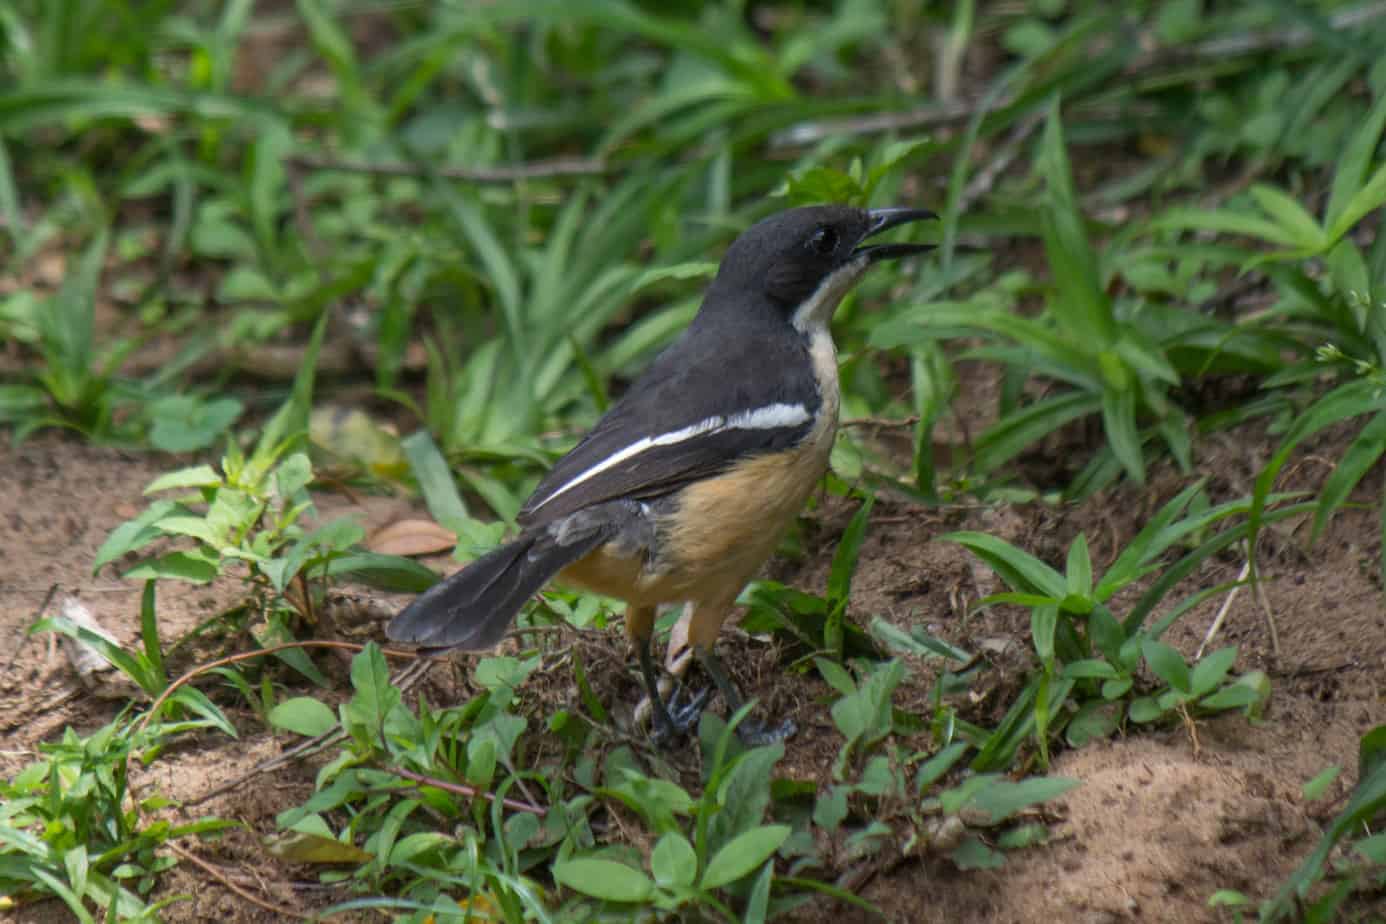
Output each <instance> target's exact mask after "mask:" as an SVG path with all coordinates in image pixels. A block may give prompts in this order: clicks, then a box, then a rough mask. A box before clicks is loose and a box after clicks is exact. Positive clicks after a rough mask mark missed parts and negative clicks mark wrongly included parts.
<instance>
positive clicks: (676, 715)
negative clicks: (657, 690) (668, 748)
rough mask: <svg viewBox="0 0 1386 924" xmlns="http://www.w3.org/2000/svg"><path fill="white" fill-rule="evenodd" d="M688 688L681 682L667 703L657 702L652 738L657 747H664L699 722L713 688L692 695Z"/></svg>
mask: <svg viewBox="0 0 1386 924" xmlns="http://www.w3.org/2000/svg"><path fill="white" fill-rule="evenodd" d="M686 689H687V687H685V686H684V685H683V684H679V685H678V686H677V687H675V688H674V694H673V695H672V696H670V697H669V700H668V702H667V703H656V704H655V707H654V735H653V736H652V737H651V740H652V741H653V742H654V743H655V746H656V747H664V746H665V745H667V744H669V743H671V742H672V741H673V740H674V739H675V738H677V737H679V736H680V735H683V734H685V733H687V732H688V731H689V730H690V729H692V728H693V726H695V725H697V724H698V719H699V718H700V717H701V716H702V714H703V707H704V706H706V705H707V701H708V698H709V697H710V696H711V695H712V688H711V687H704V688H703V689H702V690H699V691H698V692H697V693H695V694H693V695H691V696H689V695H688V694H687V693H685V690H686Z"/></svg>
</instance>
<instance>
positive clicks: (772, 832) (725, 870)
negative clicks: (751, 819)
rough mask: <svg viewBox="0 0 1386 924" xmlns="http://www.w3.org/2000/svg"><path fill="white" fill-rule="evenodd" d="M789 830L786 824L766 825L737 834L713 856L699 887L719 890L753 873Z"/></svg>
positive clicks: (778, 846) (770, 854)
mask: <svg viewBox="0 0 1386 924" xmlns="http://www.w3.org/2000/svg"><path fill="white" fill-rule="evenodd" d="M791 830H793V829H791V828H790V827H789V825H765V826H764V827H760V828H753V829H751V830H750V831H747V832H745V833H744V834H741V835H739V836H738V837H736V838H735V839H733V840H732V841H730V842H728V843H727V844H726V845H725V846H723V847H722V849H721V850H719V851H717V853H715V854H713V856H712V859H711V860H709V861H708V864H707V870H706V871H705V872H704V873H703V877H702V881H701V883H700V884H701V886H702V887H703V888H704V889H720V888H721V887H722V886H724V885H727V884H729V883H732V882H735V881H736V880H738V879H740V878H741V877H742V876H745V875H747V874H748V873H750V872H752V871H754V870H755V869H756V867H758V866H760V864H762V863H764V862H765V861H766V860H768V859H769V858H770V857H771V856H772V855H773V854H774V853H775V851H776V850H779V849H780V845H781V844H783V843H784V840H785V838H787V837H789V832H790V831H791Z"/></svg>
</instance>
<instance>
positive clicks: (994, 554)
mask: <svg viewBox="0 0 1386 924" xmlns="http://www.w3.org/2000/svg"><path fill="white" fill-rule="evenodd" d="M939 538H940V539H942V540H943V541H944V542H956V543H958V544H959V545H961V546H964V547H965V548H967V549H968V550H970V551H971V552H972V553H973V554H974V555H976V556H977V557H978V558H980V559H982V560H983V561H985V562H986V563H987V564H988V565H990V566H991V568H992V570H993V571H995V572H996V573H997V574H998V575H1000V576H1001V579H1002V580H1004V581H1005V582H1006V583H1007V584H1008V585H1010V586H1011V587H1012V588H1013V589H1015V590H1017V591H1019V592H1021V593H1032V592H1038V593H1041V594H1045V595H1046V596H1049V597H1053V598H1054V599H1062V598H1063V597H1064V595H1065V594H1066V593H1067V583H1066V582H1065V580H1064V577H1063V575H1061V574H1059V573H1058V572H1057V571H1055V570H1054V569H1053V568H1051V567H1049V566H1048V565H1046V564H1045V563H1044V562H1042V561H1040V560H1039V559H1038V558H1036V557H1035V556H1033V555H1031V554H1030V553H1029V552H1026V551H1024V550H1022V549H1018V548H1016V547H1015V546H1013V545H1011V544H1010V543H1008V542H1006V541H1005V540H1002V539H998V538H996V537H995V536H991V535H988V534H987V533H978V532H970V531H963V532H956V533H947V534H945V535H943V536H940V537H939Z"/></svg>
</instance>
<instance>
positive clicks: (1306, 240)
mask: <svg viewBox="0 0 1386 924" xmlns="http://www.w3.org/2000/svg"><path fill="white" fill-rule="evenodd" d="M1251 197H1252V198H1253V199H1255V200H1256V204H1257V205H1259V206H1260V207H1261V210H1262V211H1264V212H1265V213H1266V214H1267V215H1269V216H1270V217H1271V218H1272V219H1274V220H1275V223H1276V224H1278V225H1280V227H1282V228H1284V229H1285V232H1286V233H1287V234H1289V235H1290V237H1291V238H1292V239H1293V240H1294V242H1295V245H1296V246H1298V247H1301V248H1303V249H1305V250H1322V249H1324V247H1325V246H1326V244H1327V241H1326V239H1325V237H1324V233H1323V229H1322V228H1320V227H1319V223H1318V222H1317V221H1315V220H1314V216H1313V215H1310V214H1309V212H1308V211H1307V210H1306V209H1305V208H1304V206H1302V205H1300V204H1299V203H1298V202H1296V201H1295V200H1294V199H1293V198H1291V197H1290V196H1288V195H1286V194H1285V193H1284V192H1283V191H1281V190H1279V189H1276V188H1275V187H1274V186H1267V185H1266V184H1264V183H1256V184H1253V185H1252V187H1251Z"/></svg>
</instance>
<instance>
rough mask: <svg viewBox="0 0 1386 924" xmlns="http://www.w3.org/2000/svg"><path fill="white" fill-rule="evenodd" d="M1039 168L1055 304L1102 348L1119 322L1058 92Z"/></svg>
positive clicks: (1065, 322)
mask: <svg viewBox="0 0 1386 924" xmlns="http://www.w3.org/2000/svg"><path fill="white" fill-rule="evenodd" d="M1036 169H1037V170H1038V171H1039V173H1040V175H1041V176H1043V178H1044V181H1045V192H1046V201H1045V204H1044V206H1043V208H1042V209H1041V210H1040V216H1039V217H1040V225H1041V227H1042V228H1043V236H1044V251H1045V254H1046V256H1047V257H1048V259H1049V266H1050V269H1051V270H1052V272H1053V273H1054V283H1055V286H1056V287H1057V289H1058V297H1057V298H1056V299H1055V300H1054V301H1053V302H1052V303H1051V307H1052V309H1053V311H1054V313H1055V315H1056V316H1057V317H1058V318H1059V319H1060V323H1061V324H1062V326H1063V327H1064V328H1065V329H1066V330H1068V331H1069V332H1070V333H1077V332H1082V334H1083V335H1084V336H1088V337H1092V338H1093V340H1094V341H1095V342H1096V343H1097V344H1098V346H1099V347H1101V346H1106V345H1107V344H1110V343H1111V342H1112V341H1113V340H1114V339H1115V335H1116V326H1115V322H1114V320H1113V317H1112V308H1111V304H1110V302H1109V300H1108V298H1107V295H1106V292H1105V291H1103V288H1102V284H1101V281H1100V277H1099V273H1098V265H1097V255H1096V253H1095V252H1094V251H1093V249H1092V245H1091V243H1089V241H1088V237H1087V231H1086V230H1085V229H1084V227H1083V216H1082V214H1081V213H1080V212H1079V211H1078V196H1077V194H1076V192H1075V191H1074V188H1073V175H1072V170H1071V168H1070V167H1069V162H1068V152H1067V151H1066V150H1065V148H1064V137H1063V123H1062V121H1061V119H1060V109H1059V100H1058V97H1057V96H1056V97H1055V98H1054V101H1053V103H1051V104H1050V107H1049V115H1048V118H1047V119H1046V120H1045V126H1044V136H1043V138H1042V140H1041V141H1040V151H1039V159H1038V161H1037V163H1036Z"/></svg>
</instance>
